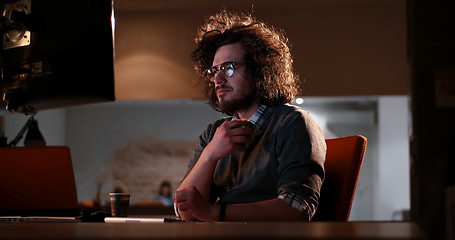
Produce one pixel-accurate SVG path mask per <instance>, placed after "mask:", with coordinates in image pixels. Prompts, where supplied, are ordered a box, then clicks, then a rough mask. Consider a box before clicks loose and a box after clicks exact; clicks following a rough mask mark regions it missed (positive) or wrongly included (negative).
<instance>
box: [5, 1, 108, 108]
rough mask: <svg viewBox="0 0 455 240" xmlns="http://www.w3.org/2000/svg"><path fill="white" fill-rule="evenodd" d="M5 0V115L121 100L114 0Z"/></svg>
mask: <svg viewBox="0 0 455 240" xmlns="http://www.w3.org/2000/svg"><path fill="white" fill-rule="evenodd" d="M0 4H1V7H2V13H3V14H2V16H1V21H0V30H1V33H0V37H1V38H2V39H1V41H2V42H1V43H2V46H1V48H0V67H1V69H0V70H1V72H0V74H1V75H0V115H1V114H5V113H7V112H10V111H11V112H22V113H35V112H37V111H40V110H44V109H51V108H61V107H66V106H71V105H79V104H88V103H96V102H105V101H113V100H115V92H114V30H113V29H114V18H113V1H112V0H79V1H62V0H19V1H18V0H13V1H11V0H0Z"/></svg>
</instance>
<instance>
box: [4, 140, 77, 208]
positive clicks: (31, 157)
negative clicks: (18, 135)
mask: <svg viewBox="0 0 455 240" xmlns="http://www.w3.org/2000/svg"><path fill="white" fill-rule="evenodd" d="M77 213H78V202H77V190H76V183H75V180H74V173H73V166H72V163H71V155H70V151H69V148H68V147H1V148H0V215H3V216H6V215H8V216H11V215H13V216H76V215H77Z"/></svg>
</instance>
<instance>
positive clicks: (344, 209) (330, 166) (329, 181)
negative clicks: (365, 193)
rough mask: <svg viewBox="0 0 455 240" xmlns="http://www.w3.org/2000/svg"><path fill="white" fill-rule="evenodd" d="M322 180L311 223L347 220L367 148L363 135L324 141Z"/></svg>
mask: <svg viewBox="0 0 455 240" xmlns="http://www.w3.org/2000/svg"><path fill="white" fill-rule="evenodd" d="M326 144H327V156H326V160H325V163H324V167H325V179H324V182H323V183H322V187H321V197H320V198H319V206H318V209H317V211H316V214H315V216H314V217H313V221H348V220H349V214H350V212H351V206H352V201H353V199H354V194H355V189H356V187H357V180H358V179H359V174H360V168H361V167H362V162H363V157H364V155H365V150H366V146H367V139H366V138H365V137H364V136H360V135H356V136H349V137H341V138H334V139H327V140H326Z"/></svg>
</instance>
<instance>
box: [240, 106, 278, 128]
mask: <svg viewBox="0 0 455 240" xmlns="http://www.w3.org/2000/svg"><path fill="white" fill-rule="evenodd" d="M271 112H272V108H270V107H267V106H266V105H261V106H259V108H258V110H256V112H255V113H254V114H253V116H251V118H250V119H248V122H250V123H252V124H253V126H254V127H255V128H256V129H259V128H260V127H261V126H262V125H263V124H264V122H265V120H266V119H267V118H268V117H269V115H270V113H271ZM236 119H240V118H239V115H238V114H237V113H234V116H232V120H236Z"/></svg>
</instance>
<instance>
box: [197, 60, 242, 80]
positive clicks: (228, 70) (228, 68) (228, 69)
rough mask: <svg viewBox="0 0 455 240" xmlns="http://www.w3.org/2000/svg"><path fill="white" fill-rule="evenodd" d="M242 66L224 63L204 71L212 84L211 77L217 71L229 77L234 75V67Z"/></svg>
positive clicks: (234, 63)
mask: <svg viewBox="0 0 455 240" xmlns="http://www.w3.org/2000/svg"><path fill="white" fill-rule="evenodd" d="M237 64H242V63H236V62H224V63H222V64H220V65H218V66H212V67H211V68H209V69H207V70H205V72H204V73H205V75H206V76H207V77H209V78H210V79H211V81H212V82H213V77H214V76H215V74H216V73H217V72H218V71H222V72H223V73H224V75H226V76H228V77H231V76H232V75H233V74H234V69H235V65H237Z"/></svg>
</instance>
